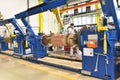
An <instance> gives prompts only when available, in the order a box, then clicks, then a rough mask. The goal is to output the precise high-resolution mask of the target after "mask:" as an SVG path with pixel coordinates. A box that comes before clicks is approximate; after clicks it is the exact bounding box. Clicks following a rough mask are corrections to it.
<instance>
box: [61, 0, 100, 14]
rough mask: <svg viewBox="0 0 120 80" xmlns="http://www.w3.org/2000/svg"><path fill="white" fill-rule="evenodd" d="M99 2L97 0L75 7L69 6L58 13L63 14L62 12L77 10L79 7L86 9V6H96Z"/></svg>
mask: <svg viewBox="0 0 120 80" xmlns="http://www.w3.org/2000/svg"><path fill="white" fill-rule="evenodd" d="M99 2H100V1H99V0H96V1H92V2H87V3H84V4H81V5H76V6H71V7H68V8H63V9H61V10H60V11H61V12H63V11H68V10H72V9H78V8H81V7H87V6H90V5H95V4H98V3H99Z"/></svg>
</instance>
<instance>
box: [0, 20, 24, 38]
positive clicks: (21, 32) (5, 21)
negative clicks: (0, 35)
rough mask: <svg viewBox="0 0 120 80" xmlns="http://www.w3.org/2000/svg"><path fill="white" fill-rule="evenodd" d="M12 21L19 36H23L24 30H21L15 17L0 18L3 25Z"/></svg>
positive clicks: (0, 23)
mask: <svg viewBox="0 0 120 80" xmlns="http://www.w3.org/2000/svg"><path fill="white" fill-rule="evenodd" d="M9 23H12V24H13V25H14V26H15V28H16V29H17V30H18V31H19V32H20V34H21V36H22V37H24V35H25V34H24V31H23V30H22V28H21V27H20V25H19V24H18V23H17V21H16V19H15V18H10V19H6V20H2V21H0V25H1V26H2V25H5V24H9Z"/></svg>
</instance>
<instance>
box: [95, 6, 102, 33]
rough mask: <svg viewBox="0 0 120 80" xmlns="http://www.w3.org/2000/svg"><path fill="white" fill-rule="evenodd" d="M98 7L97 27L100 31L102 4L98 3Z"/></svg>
mask: <svg viewBox="0 0 120 80" xmlns="http://www.w3.org/2000/svg"><path fill="white" fill-rule="evenodd" d="M95 7H96V11H97V14H96V18H97V26H98V27H97V28H98V32H100V27H101V13H100V10H99V9H100V6H99V4H96V5H95Z"/></svg>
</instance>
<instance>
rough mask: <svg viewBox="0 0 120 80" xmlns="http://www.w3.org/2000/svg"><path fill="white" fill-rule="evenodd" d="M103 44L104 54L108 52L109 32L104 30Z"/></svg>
mask: <svg viewBox="0 0 120 80" xmlns="http://www.w3.org/2000/svg"><path fill="white" fill-rule="evenodd" d="M103 45H104V47H103V48H104V54H107V34H106V32H104V42H103Z"/></svg>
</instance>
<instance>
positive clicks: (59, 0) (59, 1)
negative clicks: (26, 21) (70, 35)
mask: <svg viewBox="0 0 120 80" xmlns="http://www.w3.org/2000/svg"><path fill="white" fill-rule="evenodd" d="M66 3H67V0H51V1H48V2H47V3H43V4H41V5H37V6H35V7H32V8H30V9H28V10H26V11H23V12H21V13H19V14H16V15H15V17H16V18H17V19H20V18H25V17H28V16H31V15H35V14H38V13H40V12H45V11H47V10H51V9H53V8H56V7H58V6H61V5H64V4H66Z"/></svg>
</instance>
